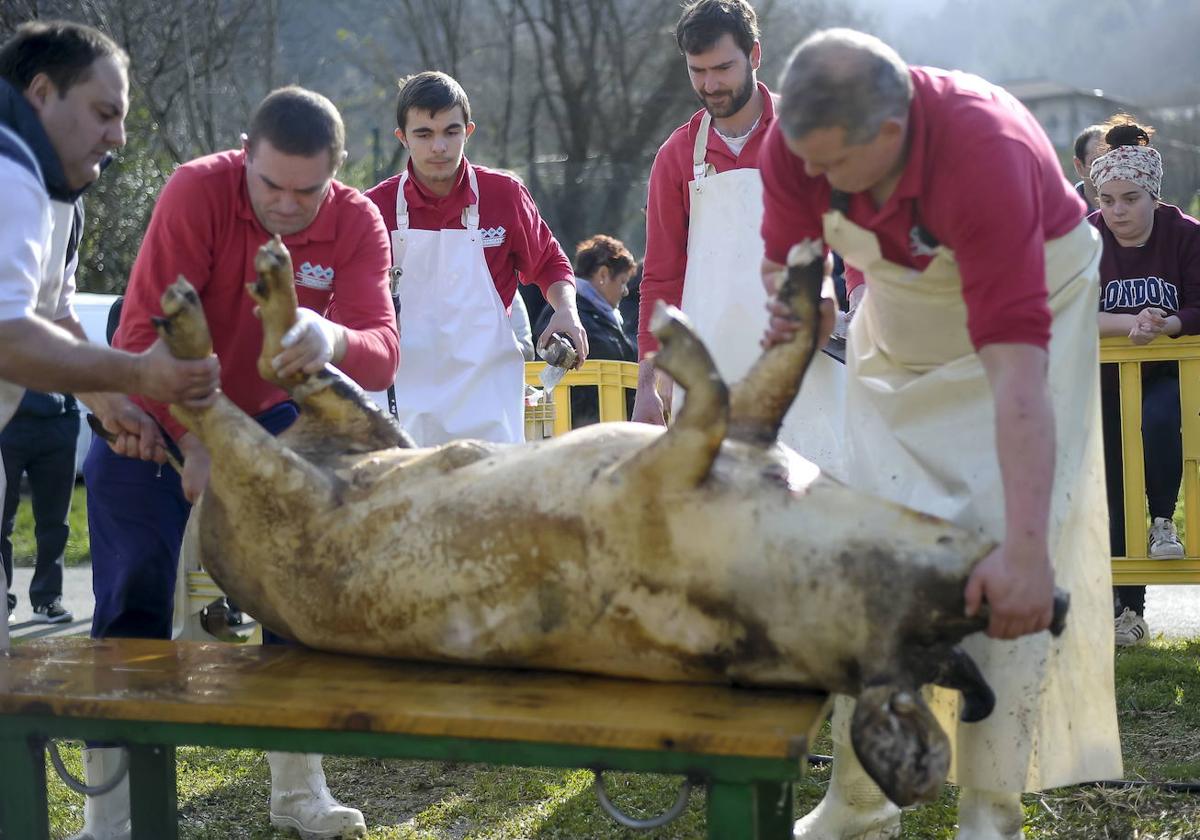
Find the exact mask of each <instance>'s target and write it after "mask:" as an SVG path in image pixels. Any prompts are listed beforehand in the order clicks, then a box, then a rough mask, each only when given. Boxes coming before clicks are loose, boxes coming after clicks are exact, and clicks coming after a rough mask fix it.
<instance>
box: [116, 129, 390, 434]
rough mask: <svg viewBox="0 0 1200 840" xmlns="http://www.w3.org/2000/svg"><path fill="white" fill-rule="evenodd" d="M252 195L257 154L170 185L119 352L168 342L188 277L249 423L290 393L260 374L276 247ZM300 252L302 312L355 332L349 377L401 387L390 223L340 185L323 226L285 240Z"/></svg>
mask: <svg viewBox="0 0 1200 840" xmlns="http://www.w3.org/2000/svg"><path fill="white" fill-rule="evenodd" d="M270 236H271V235H270V234H269V233H267V231H266V230H265V229H264V228H263V226H262V224H261V223H260V222H259V221H258V217H256V216H255V215H254V210H253V208H252V207H251V205H250V197H249V195H248V193H247V192H246V167H245V155H244V154H243V153H242V152H241V151H231V152H221V153H219V154H215V155H209V156H207V157H202V158H199V159H197V160H194V161H191V162H190V163H186V164H184V165H183V166H181V167H179V168H178V169H176V170H175V173H174V174H173V175H172V176H171V177H170V179H169V180H168V181H167V183H166V186H164V187H163V189H162V193H161V194H160V195H159V197H158V203H157V204H156V205H155V207H154V213H153V215H152V216H151V218H150V227H149V228H148V229H147V231H146V236H145V239H143V240H142V247H141V249H140V250H139V251H138V255H137V260H136V261H135V262H134V265H133V272H132V273H131V274H130V276H129V286H128V288H127V289H126V290H125V305H124V308H123V309H122V311H121V324H120V327H119V328H118V329H117V333H116V335H115V336H114V337H113V346H115V347H120V348H123V349H126V350H132V351H140V350H144V349H145V348H147V347H149V346H150V345H151V344H152V343H153V342H154V340H155V339H156V338H157V335H156V334H155V332H154V327H153V326H152V325H151V323H150V316H152V315H160V314H161V313H162V307H161V306H160V305H159V299H160V298H161V296H162V293H163V290H164V289H165V288H166V287H167V286H168V285H169V284H171V283H173V282H174V281H175V278H176V277H177V276H179V275H181V274H182V275H183V276H184V277H186V278H187V279H188V282H190V283H191V284H192V285H193V286H195V287H196V291H197V292H198V293H199V295H200V301H201V303H202V304H203V306H204V316H205V318H207V320H208V328H209V330H210V332H211V333H212V338H213V348H214V350H215V351H216V354H217V358H218V359H220V361H221V389H222V390H223V391H224V392H225V395H226V396H227V397H229V398H230V399H231V400H233V402H234V404H235V405H237V406H238V407H239V408H241V409H242V410H243V411H245V412H246V413H247V414H251V415H254V414H259V413H261V412H263V411H265V410H266V409H268V408H270V407H271V406H273V405H277V404H278V403H280V402H282V401H283V400H285V399H287V394H286V393H284V392H283V391H282V390H280V389H278V388H276V387H275V386H274V385H270V384H268V383H267V382H265V381H264V380H263V379H262V377H260V376H259V375H258V370H257V367H256V361H257V359H258V354H259V352H260V351H261V349H262V340H263V338H262V325H261V323H260V322H259V320H258V318H257V317H255V315H254V312H253V310H254V305H255V304H254V301H253V300H252V299H251V298H250V295H249V294H248V293H247V292H246V285H247V284H248V283H250V282H252V281H253V280H254V279H255V277H256V275H255V272H254V255H255V253H256V252H257V251H258V249H259V247H260V246H261V245H262V244H263V243H264V242H266V241H267V240H268V239H269V238H270ZM283 242H284V244H285V245H286V246H287V248H288V250H289V251H291V254H292V266H293V268H294V269H295V272H296V296H297V298H298V299H299V301H300V305H301V306H305V307H308V308H309V309H312V310H315V311H316V312H319V313H321V314H322V315H325V316H326V317H328V318H329V319H330V320H332V321H336V322H337V323H339V324H342V325H343V326H345V327H347V328H348V329H347V338H346V355H345V356H344V357H343V359H342V361H341V363H340V364H339V367H340V368H341V370H343V371H345V373H346V374H347V375H348V376H349V377H350V378H352V379H353V380H354V381H356V382H357V383H358V384H359V385H361V386H362V387H363V388H364V389H367V390H381V389H383V388H386V387H387V386H388V385H390V384H391V382H392V378H393V377H394V376H395V375H396V367H397V365H398V364H399V361H400V338H399V335H398V334H397V332H396V318H395V312H394V310H393V308H392V300H391V296H390V295H389V293H388V275H387V270H388V266H389V265H390V263H391V260H390V258H389V255H390V249H389V245H388V238H387V231H386V230H385V229H384V227H383V220H382V219H380V218H379V213H378V212H376V210H375V208H374V207H373V206H372V205H371V203H370V202H369V201H367V200H366V199H365V198H363V197H362V195H360V194H359V192H358V191H357V190H355V189H352V188H350V187H347V186H345V185H343V184H340V183H338V182H337V181H334V182H333V183H332V184H331V185H330V188H329V192H328V193H327V194H326V196H325V200H324V202H323V203H322V204H321V208H320V210H319V211H318V212H317V217H316V218H315V219H314V220H313V222H312V224H310V225H309V226H308V227H307V228H305V229H304V230H302V231H300V232H299V233H294V234H292V235H290V236H285V237H284V238H283ZM134 400H135V401H136V402H137V403H138V404H139V405H141V406H143V407H144V408H145V409H146V410H147V411H149V412H150V413H151V414H152V415H153V416H154V417H155V418H156V419H157V420H158V422H159V423H161V424H162V425H163V427H164V428H165V429H166V430H167V431H168V433H170V435H171V437H173V438H175V439H176V440H178V439H179V437H180V436H181V435H182V434H184V433H185V431H186V430H185V429H184V427H183V426H182V425H180V424H179V423H178V422H176V421H175V419H174V418H173V417H171V416H170V414H169V413H168V412H167V407H166V406H165V405H163V404H161V403H153V402H150V401H148V400H145V399H143V398H141V397H135V398H134Z"/></svg>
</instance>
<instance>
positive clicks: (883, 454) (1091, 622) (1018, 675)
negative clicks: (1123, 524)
mask: <svg viewBox="0 0 1200 840" xmlns="http://www.w3.org/2000/svg"><path fill="white" fill-rule="evenodd" d="M824 231H825V241H826V242H827V243H828V245H829V246H830V247H831V248H833V249H834V250H836V251H837V252H838V253H840V254H841V255H842V256H843V257H844V258H845V259H846V261H847V262H849V263H851V264H852V265H855V266H858V267H859V268H861V269H862V270H863V271H864V273H865V274H866V277H867V282H868V288H869V290H870V291H869V294H867V295H866V297H865V299H864V301H863V304H862V306H861V307H860V309H859V311H858V313H857V315H856V316H855V318H854V320H853V322H852V323H851V325H850V336H849V341H848V351H847V363H848V368H849V370H848V374H849V376H848V379H849V381H848V383H847V386H846V416H847V417H848V418H849V422H850V425H849V428H848V431H847V436H846V465H847V473H848V480H849V483H850V485H851V486H853V487H855V488H857V489H861V490H864V491H866V492H870V493H874V494H876V495H879V496H882V497H884V498H887V499H891V500H892V501H896V502H899V503H901V504H905V505H908V506H910V507H913V508H915V509H917V510H921V511H924V512H927V513H931V514H934V515H936V516H941V517H945V518H946V519H950V520H953V521H954V522H956V523H958V524H959V525H961V526H963V527H966V528H971V529H976V530H978V531H980V532H983V533H986V534H988V535H990V536H991V537H992V538H994V539H996V540H997V541H999V540H1001V539H1003V537H1004V496H1003V487H1002V485H1001V480H1000V469H999V464H998V461H997V457H996V443H995V439H996V430H995V411H994V403H993V400H992V393H991V388H990V387H989V384H988V380H987V376H986V373H985V371H984V368H983V364H982V362H981V361H980V359H979V356H978V355H977V354H976V353H975V352H974V349H973V347H972V344H971V342H970V338H969V336H968V334H967V326H966V306H965V304H964V302H963V297H962V284H961V278H960V276H959V272H958V265H957V263H956V262H955V259H954V255H953V253H952V252H951V251H949V250H948V249H946V248H944V247H939V248H938V249H937V253H936V256H935V257H934V259H933V261H932V262H931V263H930V264H929V266H928V267H927V268H926V269H925V270H924V271H920V272H918V271H916V270H914V269H910V268H905V267H903V266H899V265H897V264H895V263H892V262H889V261H887V260H885V259H884V258H883V257H882V256H881V254H880V250H879V244H878V241H877V239H876V237H875V235H874V234H873V233H870V232H869V231H866V230H864V229H862V228H860V227H858V226H857V225H855V224H853V223H851V222H850V221H848V220H847V219H846V218H845V217H844V216H843V215H842V214H841V213H840V212H837V211H830V212H829V213H826V214H825V217H824ZM1099 257H1100V245H1099V241H1098V237H1097V235H1096V232H1095V230H1094V228H1093V227H1092V226H1091V225H1089V224H1088V223H1087V222H1081V223H1080V224H1079V226H1078V227H1077V228H1075V229H1074V230H1073V231H1072V232H1071V233H1069V234H1067V235H1065V236H1063V237H1062V238H1060V239H1056V240H1054V241H1052V242H1048V243H1047V244H1046V281H1047V286H1048V288H1049V304H1050V308H1051V311H1052V312H1053V317H1054V321H1053V327H1052V337H1051V341H1050V348H1049V352H1050V361H1049V381H1050V392H1051V399H1052V402H1053V406H1054V417H1055V433H1056V441H1057V446H1056V463H1055V474H1054V494H1053V503H1052V510H1051V535H1050V550H1051V556H1052V559H1053V563H1054V567H1055V583H1056V584H1057V585H1058V586H1060V587H1062V588H1063V589H1065V590H1067V591H1069V592H1070V594H1071V611H1070V615H1069V618H1068V622H1067V629H1066V632H1065V633H1064V634H1063V635H1062V637H1061V638H1059V639H1052V638H1051V636H1050V634H1049V633H1038V634H1036V635H1033V636H1026V637H1023V638H1021V639H1018V640H1017V641H1015V642H1003V641H996V640H992V639H989V638H987V637H986V636H984V635H983V634H976V635H974V636H972V637H970V638H969V639H967V640H966V641H965V642H964V643H963V647H964V648H965V649H966V650H967V652H968V653H969V654H970V655H971V656H972V657H973V658H974V659H975V661H976V662H977V663H978V664H979V666H980V668H981V669H982V670H983V673H984V675H985V677H986V678H987V680H988V682H989V683H990V685H991V686H992V688H993V689H994V690H995V692H996V698H997V704H996V710H995V711H994V712H993V713H992V714H991V716H990V717H989V718H987V720H985V721H982V722H980V723H971V724H962V723H958V721H957V712H958V702H959V695H958V694H957V692H950V691H945V690H941V689H932V690H931V705H932V706H933V708H934V711H935V713H936V714H937V715H938V718H939V720H940V721H941V723H942V725H943V727H945V729H946V731H947V733H948V734H949V735H950V738H951V742H952V743H953V744H954V762H953V766H952V768H951V778H952V779H954V780H955V781H957V783H958V784H960V785H962V786H966V787H974V788H983V789H987V790H994V791H1022V790H1025V791H1033V790H1042V789H1046V788H1052V787H1057V786H1060V785H1067V784H1072V783H1076V782H1081V781H1087V780H1092V779H1104V778H1120V776H1121V774H1122V769H1121V751H1120V741H1119V739H1118V735H1117V716H1116V703H1115V700H1114V696H1113V632H1112V591H1111V585H1112V578H1111V571H1110V567H1109V559H1108V558H1109V552H1108V529H1107V520H1106V518H1105V509H1106V502H1105V499H1106V496H1105V490H1104V462H1103V451H1102V448H1101V438H1100V413H1099V381H1098V375H1097V371H1098V370H1099V367H1098V354H1099V342H1098V336H1097V328H1096V300H1097V294H1098V274H1097V269H1098V264H1099Z"/></svg>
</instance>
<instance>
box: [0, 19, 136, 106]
mask: <svg viewBox="0 0 1200 840" xmlns="http://www.w3.org/2000/svg"><path fill="white" fill-rule="evenodd" d="M108 56H112V57H113V58H115V59H116V60H117V63H119V64H120V65H121V67H122V68H124V69H126V70H128V68H129V56H128V55H126V53H125V50H123V49H121V48H120V47H119V46H117V42H116V41H114V40H113V39H112V38H109V37H108V36H107V35H105V34H104V33H103V32H101V31H100V30H98V29H93V28H92V27H90V26H84V25H83V24H82V23H74V22H72V21H67V20H35V21H30V22H29V23H23V24H21V25H20V26H18V27H17V31H16V33H15V34H14V35H13V36H12V37H11V38H9V39H8V40H7V41H5V42H4V45H3V46H0V79H4V80H5V81H7V82H8V83H9V84H11V85H12V86H13V87H15V88H16V89H17V90H22V91H23V90H25V89H26V88H27V87H29V85H30V83H31V82H32V81H33V80H34V78H35V77H36V76H37V75H38V74H39V73H45V74H46V75H47V76H48V77H49V79H50V81H52V82H53V83H54V86H55V87H56V88H57V89H58V95H59V96H65V95H66V93H67V91H68V90H70V89H71V88H72V87H73V86H74V85H76V84H79V83H80V82H86V81H87V80H88V79H90V78H91V76H92V65H93V64H95V62H96V60H97V59H101V58H107V57H108Z"/></svg>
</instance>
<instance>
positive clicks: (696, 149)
mask: <svg viewBox="0 0 1200 840" xmlns="http://www.w3.org/2000/svg"><path fill="white" fill-rule="evenodd" d="M711 127H712V114H710V113H709V112H708V111H705V112H704V116H703V117H701V118H700V130H699V131H697V132H696V142H695V144H693V146H692V175H693V177H695V179H696V180H697V181H703V180H704V178H705V177H706V176H707V175H708V174H709V173H708V164H707V163H706V162H705V160H704V155H705V153H706V152H707V151H708V130H709V128H711Z"/></svg>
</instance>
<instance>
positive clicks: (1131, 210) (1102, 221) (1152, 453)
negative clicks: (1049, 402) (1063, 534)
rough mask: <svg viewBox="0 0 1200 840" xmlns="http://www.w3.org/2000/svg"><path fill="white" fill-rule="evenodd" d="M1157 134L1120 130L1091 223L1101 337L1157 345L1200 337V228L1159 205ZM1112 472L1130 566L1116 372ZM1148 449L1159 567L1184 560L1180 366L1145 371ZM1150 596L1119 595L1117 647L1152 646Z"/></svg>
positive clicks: (1114, 547)
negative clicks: (1097, 249) (1178, 527)
mask: <svg viewBox="0 0 1200 840" xmlns="http://www.w3.org/2000/svg"><path fill="white" fill-rule="evenodd" d="M1153 133H1154V129H1152V128H1150V127H1143V126H1140V125H1138V124H1137V123H1136V122H1134V121H1133V119H1132V118H1131V117H1128V116H1126V115H1124V114H1120V115H1118V116H1116V117H1113V119H1112V120H1111V121H1110V124H1109V125H1108V127H1107V131H1106V133H1105V134H1104V137H1103V145H1102V147H1101V150H1100V151H1101V154H1100V155H1099V156H1098V157H1096V159H1095V160H1094V161H1093V162H1092V166H1091V169H1090V179H1091V181H1092V182H1093V183H1094V184H1095V187H1096V191H1097V194H1098V196H1099V203H1100V209H1099V210H1098V211H1096V212H1094V213H1092V214H1091V215H1090V216H1089V217H1088V219H1089V221H1091V223H1092V224H1094V225H1095V226H1096V228H1097V229H1098V230H1099V231H1100V238H1101V241H1102V242H1103V244H1104V251H1103V255H1102V257H1101V260H1100V284H1101V285H1100V290H1101V294H1100V315H1099V323H1100V336H1101V337H1102V338H1105V337H1110V336H1128V337H1129V339H1130V340H1131V341H1132V342H1133V343H1134V344H1149V343H1150V342H1152V341H1155V340H1156V339H1158V338H1159V337H1161V336H1167V337H1171V338H1173V337H1175V336H1180V335H1195V334H1197V333H1200V222H1197V221H1196V219H1193V218H1192V217H1191V216H1188V215H1186V214H1185V213H1184V212H1183V211H1182V210H1180V209H1179V208H1178V207H1175V206H1173V205H1171V204H1166V203H1164V202H1162V201H1160V200H1159V196H1160V195H1161V194H1162V177H1163V170H1162V158H1161V157H1160V156H1159V154H1158V151H1157V150H1156V149H1154V148H1153V147H1152V146H1151V145H1150V138H1151V136H1152V135H1153ZM1101 399H1102V406H1103V418H1104V468H1105V476H1106V479H1107V484H1108V511H1109V538H1110V543H1111V545H1110V548H1111V551H1112V555H1113V556H1114V557H1123V556H1127V554H1128V550H1127V546H1126V540H1125V493H1124V481H1123V476H1122V447H1121V398H1120V380H1119V376H1118V372H1117V367H1116V365H1103V366H1102V369H1101ZM1142 447H1143V452H1144V463H1145V475H1146V500H1147V502H1148V506H1149V510H1150V517H1151V526H1150V537H1149V545H1148V546H1147V552H1148V554H1149V556H1150V557H1151V558H1154V559H1172V558H1180V557H1183V556H1184V550H1183V544H1182V543H1181V542H1180V540H1179V535H1178V534H1177V533H1176V531H1175V523H1174V522H1173V521H1172V519H1173V517H1174V515H1175V503H1176V501H1177V499H1178V498H1179V484H1180V481H1181V480H1182V478H1183V444H1182V440H1181V437H1180V405H1179V365H1178V364H1177V363H1176V362H1171V361H1165V362H1149V363H1146V364H1143V365H1142ZM1145 607H1146V587H1144V586H1118V587H1117V588H1116V599H1115V609H1116V610H1117V616H1116V625H1115V632H1116V643H1117V644H1118V645H1132V644H1137V643H1138V642H1141V641H1143V640H1145V638H1146V636H1147V632H1148V627H1147V625H1146V620H1145V612H1146V610H1145Z"/></svg>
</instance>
